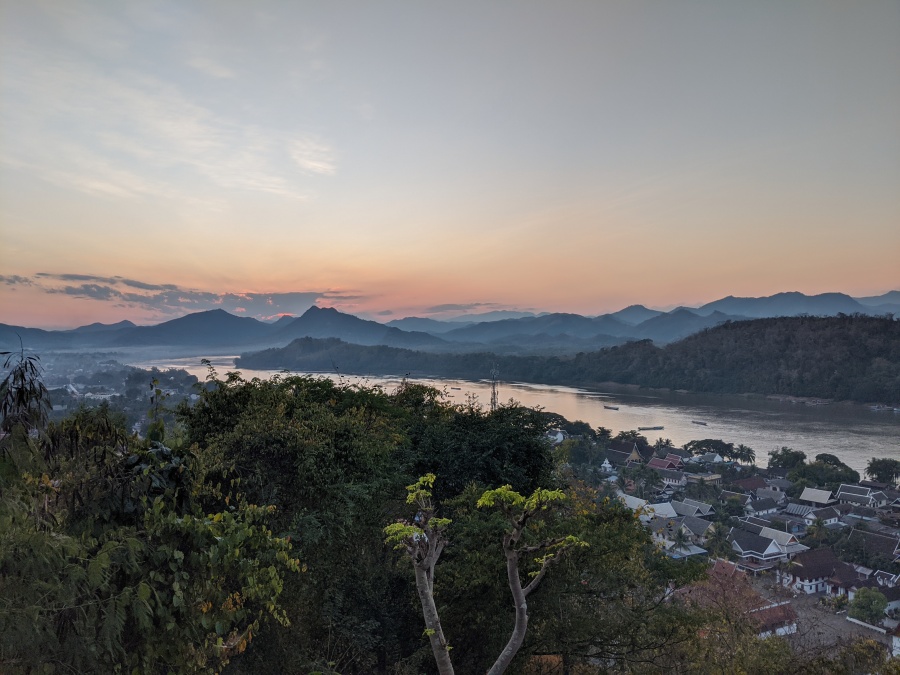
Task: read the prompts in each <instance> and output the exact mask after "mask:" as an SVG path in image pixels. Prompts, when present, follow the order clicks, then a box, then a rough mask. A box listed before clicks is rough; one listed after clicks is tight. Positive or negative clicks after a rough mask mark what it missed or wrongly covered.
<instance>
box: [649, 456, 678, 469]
mask: <svg viewBox="0 0 900 675" xmlns="http://www.w3.org/2000/svg"><path fill="white" fill-rule="evenodd" d="M647 466H648V467H650V468H651V469H667V470H668V469H677V468H678V464H676V463H675V462H672V461H671V460H668V459H662V458H660V457H654V458H653V459H651V460H650V461H649V462H647Z"/></svg>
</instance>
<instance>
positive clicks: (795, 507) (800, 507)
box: [784, 502, 816, 518]
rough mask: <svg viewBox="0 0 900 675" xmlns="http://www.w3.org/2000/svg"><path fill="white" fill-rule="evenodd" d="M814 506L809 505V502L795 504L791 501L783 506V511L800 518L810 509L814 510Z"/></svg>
mask: <svg viewBox="0 0 900 675" xmlns="http://www.w3.org/2000/svg"><path fill="white" fill-rule="evenodd" d="M815 510H816V507H815V506H810V505H809V504H795V503H793V502H791V503H790V504H788V505H787V506H785V507H784V513H785V515H788V516H797V517H800V518H802V517H803V516H805V515H806V514H807V513H809V512H810V511H815Z"/></svg>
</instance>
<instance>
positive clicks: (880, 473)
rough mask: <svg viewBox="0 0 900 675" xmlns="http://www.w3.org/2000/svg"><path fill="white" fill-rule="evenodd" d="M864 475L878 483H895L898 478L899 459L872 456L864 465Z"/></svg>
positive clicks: (899, 474) (899, 475)
mask: <svg viewBox="0 0 900 675" xmlns="http://www.w3.org/2000/svg"><path fill="white" fill-rule="evenodd" d="M866 475H867V476H868V477H869V478H872V479H873V480H877V481H878V482H879V483H890V484H893V483H896V482H897V479H898V478H900V460H896V459H887V458H880V459H879V458H877V457H873V458H872V459H870V460H869V463H868V465H866Z"/></svg>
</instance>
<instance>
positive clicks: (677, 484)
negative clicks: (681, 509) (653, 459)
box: [656, 469, 688, 489]
mask: <svg viewBox="0 0 900 675" xmlns="http://www.w3.org/2000/svg"><path fill="white" fill-rule="evenodd" d="M656 472H657V473H658V474H659V477H660V478H662V482H663V485H664V486H666V487H672V488H675V489H679V488H683V487H686V486H687V484H688V479H687V475H686V474H685V473H684V472H683V471H673V470H670V469H657V470H656Z"/></svg>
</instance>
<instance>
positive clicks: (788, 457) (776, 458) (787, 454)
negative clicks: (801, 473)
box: [769, 446, 806, 469]
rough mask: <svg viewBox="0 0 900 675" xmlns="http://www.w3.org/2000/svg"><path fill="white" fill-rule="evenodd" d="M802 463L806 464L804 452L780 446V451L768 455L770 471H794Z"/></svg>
mask: <svg viewBox="0 0 900 675" xmlns="http://www.w3.org/2000/svg"><path fill="white" fill-rule="evenodd" d="M804 462H806V453H805V452H803V451H802V450H794V449H793V448H789V447H787V446H782V448H781V450H772V451H771V452H770V453H769V468H770V469H794V468H796V467H798V466H800V465H802V464H803V463H804Z"/></svg>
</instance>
